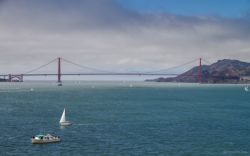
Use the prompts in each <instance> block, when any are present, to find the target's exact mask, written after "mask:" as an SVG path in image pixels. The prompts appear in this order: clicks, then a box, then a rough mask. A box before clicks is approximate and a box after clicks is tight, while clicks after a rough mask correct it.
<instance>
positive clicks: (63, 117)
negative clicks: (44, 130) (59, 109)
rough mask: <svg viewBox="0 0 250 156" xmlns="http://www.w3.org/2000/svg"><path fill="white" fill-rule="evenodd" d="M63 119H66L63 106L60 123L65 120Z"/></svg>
mask: <svg viewBox="0 0 250 156" xmlns="http://www.w3.org/2000/svg"><path fill="white" fill-rule="evenodd" d="M65 121H66V117H65V108H64V110H63V113H62V116H61V119H60V123H62V122H65Z"/></svg>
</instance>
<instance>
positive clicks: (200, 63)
mask: <svg viewBox="0 0 250 156" xmlns="http://www.w3.org/2000/svg"><path fill="white" fill-rule="evenodd" d="M201 61H202V59H201V58H200V62H199V74H198V80H199V82H200V83H202V62H201Z"/></svg>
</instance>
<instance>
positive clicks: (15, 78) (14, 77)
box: [0, 57, 210, 84]
mask: <svg viewBox="0 0 250 156" xmlns="http://www.w3.org/2000/svg"><path fill="white" fill-rule="evenodd" d="M63 61H64V62H67V63H69V64H71V65H74V66H77V67H80V68H83V69H88V70H91V71H93V72H76V73H62V70H61V69H62V66H61V64H62V62H63ZM202 61H204V62H206V63H208V64H210V63H209V62H208V61H206V60H204V59H202V58H198V59H195V60H192V61H189V62H186V63H183V64H181V65H178V66H174V67H170V68H167V69H161V70H157V71H150V72H111V71H106V70H100V69H97V68H93V67H88V66H84V65H81V64H78V63H74V62H72V61H69V60H67V59H64V58H61V57H58V58H56V59H53V60H52V61H50V62H48V63H46V64H43V65H41V66H39V67H37V68H34V69H32V70H30V71H27V72H24V73H21V74H0V76H1V77H3V79H4V80H6V81H7V82H23V80H24V77H36V76H56V77H57V82H58V83H59V84H60V83H61V82H62V76H81V75H83V76H87V75H90V76H168V77H171V76H180V75H181V76H185V77H186V76H197V83H201V82H202ZM54 62H57V73H35V72H36V71H38V70H40V69H42V68H44V67H46V66H48V65H49V64H51V63H54ZM194 62H198V64H197V65H198V72H197V73H196V74H190V75H187V74H176V73H169V72H168V73H165V72H166V71H169V70H170V69H172V70H173V69H176V68H181V67H184V66H186V65H188V64H191V63H194ZM164 71H165V72H164Z"/></svg>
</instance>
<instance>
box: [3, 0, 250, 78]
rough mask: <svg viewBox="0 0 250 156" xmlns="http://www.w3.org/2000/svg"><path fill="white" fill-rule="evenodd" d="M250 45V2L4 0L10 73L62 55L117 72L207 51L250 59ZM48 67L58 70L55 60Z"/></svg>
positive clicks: (161, 65) (165, 64)
mask: <svg viewBox="0 0 250 156" xmlns="http://www.w3.org/2000/svg"><path fill="white" fill-rule="evenodd" d="M249 43H250V0H174V1H173V0H42V1H41V0H0V54H1V55H0V56H1V57H0V67H1V68H0V69H1V71H0V73H3V74H5V73H25V72H26V71H29V70H31V69H33V68H34V67H38V66H40V65H42V64H45V63H47V62H49V61H50V60H53V59H54V58H57V57H59V56H60V57H63V58H65V59H68V60H71V61H73V62H76V63H78V64H81V65H85V66H89V67H94V68H98V69H103V70H108V71H115V72H128V71H153V70H159V69H165V68H169V67H172V66H177V65H179V64H182V63H185V62H188V61H190V60H194V59H196V58H200V57H202V58H205V59H206V60H208V61H209V62H215V61H217V60H219V59H226V58H227V59H240V60H243V61H248V62H250V61H249V60H250V44H249ZM197 64H198V62H197ZM194 65H196V64H194ZM42 70H43V71H40V72H46V71H48V72H56V64H54V65H53V64H52V65H51V66H48V67H47V68H45V69H42ZM180 70H183V69H180ZM74 71H81V69H76V68H75V67H73V66H70V65H66V64H63V72H74Z"/></svg>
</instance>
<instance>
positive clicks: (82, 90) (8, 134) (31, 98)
mask: <svg viewBox="0 0 250 156" xmlns="http://www.w3.org/2000/svg"><path fill="white" fill-rule="evenodd" d="M64 108H66V118H67V119H68V120H70V121H71V122H73V125H72V126H69V127H66V128H62V127H60V126H59V120H60V116H61V114H62V111H63V109H64ZM47 133H49V134H53V135H58V136H60V137H61V139H62V141H61V142H59V143H54V144H44V145H33V144H31V137H32V136H34V135H36V134H47ZM0 155H1V156H5V155H7V156H8V155H10V156H12V155H17V156H27V155H39V156H40V155H42V156H44V155H46V156H48V155H51V156H58V155H62V156H64V155H65V156H68V155H71V156H85V155H90V156H92V155H93V156H95V155H107V156H113V155H114V156H118V155H124V156H126V155H142V156H146V155H149V156H154V155H162V156H203V155H204V156H217V155H218V156H228V155H229V156H230V155H243V156H245V155H250V92H245V91H244V89H243V86H242V85H199V84H177V83H173V84H169V83H153V82H65V83H63V86H61V87H58V86H57V85H56V83H53V82H24V83H0Z"/></svg>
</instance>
